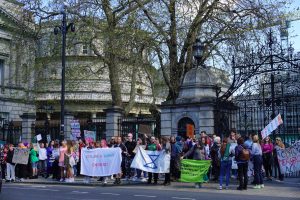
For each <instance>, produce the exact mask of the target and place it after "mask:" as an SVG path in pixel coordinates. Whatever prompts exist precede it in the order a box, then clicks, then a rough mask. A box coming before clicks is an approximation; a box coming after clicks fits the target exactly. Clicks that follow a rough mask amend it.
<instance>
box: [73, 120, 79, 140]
mask: <svg viewBox="0 0 300 200" xmlns="http://www.w3.org/2000/svg"><path fill="white" fill-rule="evenodd" d="M79 137H81V131H80V123H79V120H72V121H71V139H72V140H76V139H77V138H79Z"/></svg>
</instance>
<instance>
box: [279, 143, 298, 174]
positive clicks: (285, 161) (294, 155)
mask: <svg viewBox="0 0 300 200" xmlns="http://www.w3.org/2000/svg"><path fill="white" fill-rule="evenodd" d="M277 158H278V162H279V166H280V171H281V173H282V174H285V173H293V172H296V171H299V170H300V140H299V141H297V142H296V143H294V144H293V145H292V146H290V147H289V148H286V149H277Z"/></svg>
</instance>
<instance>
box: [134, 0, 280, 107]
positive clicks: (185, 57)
mask: <svg viewBox="0 0 300 200" xmlns="http://www.w3.org/2000/svg"><path fill="white" fill-rule="evenodd" d="M135 2H136V3H138V5H139V6H140V8H141V9H142V12H143V16H144V19H145V21H144V23H145V24H146V25H145V26H143V28H145V30H146V31H148V32H151V33H153V37H154V38H153V39H154V40H155V41H157V45H156V48H155V51H156V58H157V62H158V63H160V67H161V69H162V72H163V77H164V80H165V82H166V85H167V86H168V88H169V94H168V98H167V99H168V100H172V101H174V100H175V99H176V98H177V96H178V93H179V87H180V84H181V81H182V79H183V77H184V75H185V73H186V72H188V71H189V70H190V69H191V68H192V67H193V51H192V47H193V44H194V43H195V40H196V38H200V39H201V41H202V42H203V44H204V54H203V56H202V59H201V61H200V64H201V65H204V64H205V62H208V61H209V62H212V61H214V62H215V63H218V64H219V65H221V64H223V65H224V66H226V65H227V70H230V69H229V68H228V63H229V61H230V60H231V55H232V54H240V55H242V54H244V53H246V54H247V53H249V52H247V50H248V49H247V48H246V47H247V46H248V45H249V44H251V45H252V46H256V45H260V43H261V38H260V37H259V33H258V32H257V29H260V30H263V27H265V26H268V25H269V24H272V22H275V21H278V19H277V18H278V17H277V16H278V13H279V12H280V10H279V9H278V8H281V7H282V5H285V2H284V1H277V0H274V1H265V0H256V1H252V0H185V1H180V0H162V1H151V3H150V4H146V5H144V4H143V1H141V0H135Z"/></svg>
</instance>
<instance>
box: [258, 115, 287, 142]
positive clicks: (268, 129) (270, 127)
mask: <svg viewBox="0 0 300 200" xmlns="http://www.w3.org/2000/svg"><path fill="white" fill-rule="evenodd" d="M281 124H283V121H282V118H281V115H280V114H279V115H277V117H275V118H274V119H273V120H272V121H271V122H270V123H269V124H268V125H267V126H266V127H265V128H264V129H263V130H262V131H261V136H262V138H263V139H264V138H265V137H267V136H268V135H270V134H271V133H272V131H274V130H276V129H277V128H278V126H280V125H281Z"/></svg>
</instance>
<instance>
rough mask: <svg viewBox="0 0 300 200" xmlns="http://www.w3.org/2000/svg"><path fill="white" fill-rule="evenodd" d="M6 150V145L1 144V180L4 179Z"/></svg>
mask: <svg viewBox="0 0 300 200" xmlns="http://www.w3.org/2000/svg"><path fill="white" fill-rule="evenodd" d="M7 152H8V148H7V146H6V145H1V152H0V163H1V172H2V173H1V174H2V180H4V179H5V174H6V159H7Z"/></svg>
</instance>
